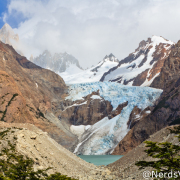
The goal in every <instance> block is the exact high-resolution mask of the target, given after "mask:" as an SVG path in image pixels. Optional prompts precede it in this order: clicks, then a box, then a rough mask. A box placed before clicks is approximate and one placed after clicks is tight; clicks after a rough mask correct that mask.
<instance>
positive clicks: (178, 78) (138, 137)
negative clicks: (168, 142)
mask: <svg viewBox="0 0 180 180" xmlns="http://www.w3.org/2000/svg"><path fill="white" fill-rule="evenodd" d="M179 49H180V41H179V42H178V43H177V44H175V45H173V46H172V48H171V53H170V55H169V56H168V57H167V58H166V59H165V62H164V65H163V67H162V70H161V73H160V75H159V76H158V77H156V79H155V80H154V82H153V83H152V85H151V86H152V87H155V88H163V90H164V91H163V94H162V95H161V97H160V99H159V100H158V101H157V102H156V105H155V106H154V109H153V110H152V113H151V114H149V115H148V116H147V117H145V118H141V119H140V120H139V121H138V123H137V124H135V125H134V127H133V128H132V129H131V130H130V131H129V132H128V134H127V135H126V136H125V137H124V139H123V140H122V141H121V142H120V143H119V145H118V146H117V147H116V148H115V150H114V152H113V154H126V153H127V152H128V151H130V150H132V149H133V148H135V147H136V146H137V145H139V144H140V143H141V142H143V141H144V140H145V139H147V138H148V137H149V136H150V135H151V134H153V133H155V132H156V131H159V130H160V129H162V128H164V127H166V126H168V125H171V124H180V103H179V102H180V50H179Z"/></svg>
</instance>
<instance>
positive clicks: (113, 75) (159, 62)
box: [100, 36, 174, 86]
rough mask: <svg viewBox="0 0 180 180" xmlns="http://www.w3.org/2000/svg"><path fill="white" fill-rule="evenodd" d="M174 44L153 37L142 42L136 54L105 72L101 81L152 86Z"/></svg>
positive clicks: (130, 55) (161, 38)
mask: <svg viewBox="0 0 180 180" xmlns="http://www.w3.org/2000/svg"><path fill="white" fill-rule="evenodd" d="M173 44H174V43H173V42H172V41H168V40H166V39H164V38H163V37H158V36H152V37H151V38H148V39H147V41H144V40H143V41H141V42H140V43H139V47H138V48H137V49H136V50H135V52H133V53H131V54H129V56H128V57H126V58H125V59H123V60H121V61H120V62H119V64H118V65H117V66H116V67H113V68H111V69H109V71H107V72H105V73H104V74H103V76H102V78H101V79H100V81H102V82H103V81H111V82H118V83H121V84H124V85H131V86H150V85H151V84H152V82H153V80H154V79H155V78H156V77H157V76H158V75H159V73H160V72H161V68H162V67H163V64H164V61H165V59H166V57H168V55H169V53H170V52H171V47H172V45H173Z"/></svg>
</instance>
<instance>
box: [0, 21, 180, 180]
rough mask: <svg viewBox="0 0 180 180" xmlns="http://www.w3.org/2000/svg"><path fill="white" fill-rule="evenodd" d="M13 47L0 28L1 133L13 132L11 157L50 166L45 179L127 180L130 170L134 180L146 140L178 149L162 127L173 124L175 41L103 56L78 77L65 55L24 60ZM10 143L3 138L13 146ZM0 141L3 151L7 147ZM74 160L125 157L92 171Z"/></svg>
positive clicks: (179, 78) (179, 54) (178, 113)
mask: <svg viewBox="0 0 180 180" xmlns="http://www.w3.org/2000/svg"><path fill="white" fill-rule="evenodd" d="M12 39H13V40H12ZM14 41H15V42H14ZM18 43H20V44H21V43H22V42H20V40H19V39H18V35H17V34H15V33H14V32H13V29H12V28H11V27H10V26H9V25H8V24H5V25H4V26H3V28H2V29H1V30H0V63H1V66H0V103H1V107H0V119H1V121H0V126H1V131H6V130H7V128H11V130H12V131H15V134H16V136H17V142H18V143H17V146H16V148H17V151H18V153H20V154H23V155H27V156H28V157H30V158H32V159H34V160H35V161H36V160H37V159H38V160H37V161H36V166H37V167H38V168H39V167H44V168H47V167H48V166H53V170H52V171H50V172H49V173H50V174H52V173H55V172H56V171H58V172H61V173H62V174H65V175H68V176H70V177H72V178H78V179H121V178H122V179H127V178H128V173H129V170H128V169H129V168H130V169H132V171H133V173H131V178H135V179H137V178H139V177H140V176H141V174H140V173H142V172H141V171H138V173H134V172H135V171H137V167H136V166H135V165H134V164H133V163H135V161H136V160H137V159H138V158H139V159H148V158H147V157H146V156H145V154H143V150H144V148H145V145H144V144H143V142H144V141H145V140H147V139H150V140H157V141H158V142H163V141H164V139H165V140H167V141H170V142H173V143H177V142H176V141H173V138H172V136H171V135H170V136H168V127H170V126H172V125H177V124H179V123H180V121H179V119H180V108H179V107H180V106H179V99H180V95H179V94H180V93H179V91H180V88H179V85H180V71H179V70H180V51H179V48H180V41H178V42H177V43H174V42H172V41H169V40H166V39H165V38H163V37H161V36H152V37H151V38H148V39H147V40H146V41H145V40H143V41H141V42H140V43H139V46H138V48H137V49H136V50H135V52H133V53H130V54H129V55H128V56H127V57H126V58H124V59H122V60H118V59H117V58H116V57H115V56H114V55H113V54H112V53H110V54H109V55H106V56H105V57H104V58H103V60H101V61H100V62H99V63H98V64H97V65H95V66H93V67H91V68H88V69H85V70H84V69H83V68H82V67H81V65H80V63H79V61H78V60H77V59H76V58H75V57H74V56H73V55H71V54H69V53H66V52H64V53H62V52H57V53H55V54H53V53H51V52H50V51H48V50H45V51H43V52H42V54H40V55H39V56H37V57H33V55H32V56H31V58H30V60H28V59H27V58H26V57H25V56H23V52H22V53H21V50H20V49H19V47H20V45H18ZM172 127H173V126H172ZM172 127H171V128H172ZM17 128H20V129H17ZM11 136H12V134H11V133H10V132H9V131H8V133H7V137H8V138H10V140H11V141H12V137H11ZM29 137H30V138H29ZM31 137H32V138H31ZM1 141H2V142H3V146H5V147H7V146H6V145H7V142H5V141H6V139H3V138H2V139H1ZM34 142H35V143H34ZM27 147H28V148H29V149H28V148H27ZM44 147H45V148H44ZM43 148H44V149H43ZM49 153H50V154H49ZM50 155H51V156H50ZM76 155H91V156H93V155H112V156H113V155H124V156H123V157H122V158H121V159H119V160H118V161H116V162H113V163H112V164H110V165H108V166H106V167H104V166H103V167H97V166H95V165H93V164H89V163H86V162H85V161H83V160H81V159H80V158H78V157H77V156H76ZM131 157H132V159H131V160H130V158H131ZM62 159H63V160H62ZM62 162H63V163H62ZM37 167H35V169H37ZM73 168H74V169H73ZM69 169H71V171H70V172H69Z"/></svg>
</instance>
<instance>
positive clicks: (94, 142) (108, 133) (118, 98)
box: [66, 82, 162, 155]
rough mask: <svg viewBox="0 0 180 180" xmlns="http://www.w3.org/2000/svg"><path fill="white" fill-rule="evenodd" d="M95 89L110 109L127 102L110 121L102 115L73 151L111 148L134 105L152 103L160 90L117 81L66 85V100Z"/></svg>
mask: <svg viewBox="0 0 180 180" xmlns="http://www.w3.org/2000/svg"><path fill="white" fill-rule="evenodd" d="M98 90H99V93H100V96H101V97H102V98H104V99H105V100H108V101H110V102H111V104H112V106H113V109H116V108H117V107H118V105H119V104H122V103H123V102H126V101H128V105H127V106H126V107H125V108H123V110H122V111H121V114H119V115H117V116H115V117H114V118H112V119H110V120H109V119H108V117H105V118H103V119H102V120H100V121H99V122H97V123H96V124H94V125H92V126H91V127H90V128H89V129H87V130H86V131H85V132H84V134H83V135H82V136H81V139H80V141H79V144H78V146H77V147H76V149H75V153H76V154H84V155H100V154H107V153H109V152H110V151H113V149H114V148H115V147H116V146H117V144H118V142H119V141H120V140H122V139H123V138H124V136H125V135H126V134H127V132H128V131H129V129H128V127H127V122H128V120H129V116H130V114H131V111H132V110H133V108H134V107H135V106H138V107H139V108H140V109H142V110H143V109H145V108H146V107H148V106H153V104H154V102H155V101H156V100H157V99H158V98H159V96H160V95H161V93H162V90H160V89H155V88H150V87H139V86H125V85H121V84H119V83H116V82H94V83H83V84H71V85H69V96H68V97H67V98H66V99H71V100H73V101H75V100H78V99H83V97H85V96H87V95H88V94H91V93H92V92H94V91H98Z"/></svg>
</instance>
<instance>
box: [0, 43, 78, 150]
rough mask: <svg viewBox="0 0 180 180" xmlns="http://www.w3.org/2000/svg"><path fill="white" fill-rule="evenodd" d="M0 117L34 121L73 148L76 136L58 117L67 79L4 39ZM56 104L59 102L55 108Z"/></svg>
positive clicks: (1, 45)
mask: <svg viewBox="0 0 180 180" xmlns="http://www.w3.org/2000/svg"><path fill="white" fill-rule="evenodd" d="M0 63H1V66H0V103H1V108H0V120H1V121H4V122H9V123H12V122H14V123H31V124H34V125H36V126H37V127H39V128H40V129H42V130H44V131H46V132H48V133H49V135H50V136H51V137H53V138H54V139H55V140H56V141H57V142H58V143H60V144H62V145H64V146H65V147H67V148H70V147H71V146H72V145H73V143H72V142H75V141H76V137H75V136H74V135H73V134H71V133H70V132H69V131H68V130H66V129H65V128H64V126H63V124H62V123H63V122H60V121H59V120H58V118H57V117H56V116H55V114H56V112H57V111H61V108H60V104H61V103H62V101H63V99H64V96H65V94H66V85H65V83H64V81H63V79H62V78H61V77H60V76H58V75H57V74H55V73H54V72H52V71H50V70H46V69H42V68H40V67H39V66H36V65H35V64H33V63H32V62H30V61H28V60H27V59H26V58H25V57H23V56H20V55H19V54H18V53H16V51H15V50H14V49H13V48H12V46H10V45H6V44H4V43H2V42H0ZM54 103H56V104H59V106H58V107H54Z"/></svg>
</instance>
